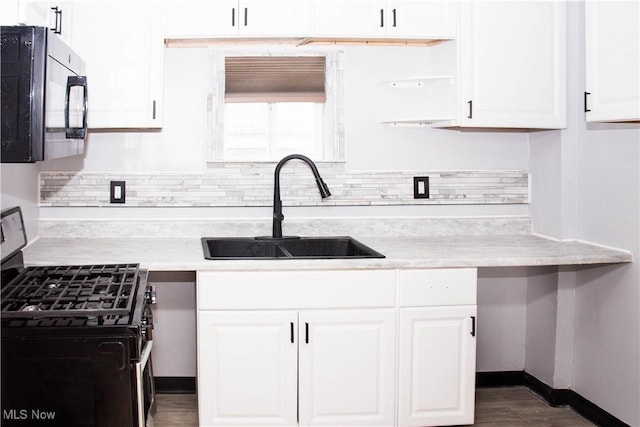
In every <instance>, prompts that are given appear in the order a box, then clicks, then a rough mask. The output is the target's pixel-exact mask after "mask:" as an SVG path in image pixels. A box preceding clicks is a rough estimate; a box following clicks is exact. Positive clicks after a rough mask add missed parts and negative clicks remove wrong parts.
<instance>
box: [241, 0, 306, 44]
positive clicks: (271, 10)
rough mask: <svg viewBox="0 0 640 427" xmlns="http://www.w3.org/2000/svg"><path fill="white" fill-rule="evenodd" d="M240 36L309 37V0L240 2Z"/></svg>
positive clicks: (246, 0) (249, 0) (250, 0)
mask: <svg viewBox="0 0 640 427" xmlns="http://www.w3.org/2000/svg"><path fill="white" fill-rule="evenodd" d="M239 13H240V26H239V33H240V35H243V36H265V35H266V36H277V37H293V36H308V35H309V34H310V33H311V31H312V28H313V1H312V0H272V1H268V2H266V1H264V0H240V7H239Z"/></svg>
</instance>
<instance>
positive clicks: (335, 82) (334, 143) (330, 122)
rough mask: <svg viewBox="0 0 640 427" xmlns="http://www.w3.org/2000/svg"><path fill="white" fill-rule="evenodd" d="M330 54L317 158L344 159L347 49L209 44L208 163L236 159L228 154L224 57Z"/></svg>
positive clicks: (264, 160)
mask: <svg viewBox="0 0 640 427" xmlns="http://www.w3.org/2000/svg"><path fill="white" fill-rule="evenodd" d="M297 55H299V56H305V55H322V56H326V64H327V65H326V67H327V69H326V81H325V93H326V97H327V99H326V102H325V103H324V114H323V132H322V139H323V141H322V158H321V159H313V160H314V161H329V162H335V161H344V159H345V149H344V83H343V82H344V68H343V64H344V60H343V57H344V53H343V51H341V50H333V49H326V48H325V49H318V50H315V49H314V50H304V51H302V50H300V49H299V48H297V49H296V48H273V47H268V48H264V49H261V48H257V47H252V48H245V49H240V48H236V49H221V48H215V47H211V48H209V70H210V72H209V73H208V75H209V77H208V85H207V86H208V95H207V120H206V122H207V123H206V128H205V131H206V138H205V141H206V144H205V150H206V152H205V159H206V162H207V163H213V162H234V161H235V160H228V159H225V158H224V105H225V102H224V88H225V79H224V76H225V73H224V62H225V61H224V58H225V57H226V56H297ZM277 160H278V159H275V161H277ZM242 161H251V162H269V163H271V162H273V161H274V159H273V158H271V159H261V158H256V159H250V160H249V159H247V160H242Z"/></svg>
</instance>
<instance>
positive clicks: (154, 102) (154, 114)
mask: <svg viewBox="0 0 640 427" xmlns="http://www.w3.org/2000/svg"><path fill="white" fill-rule="evenodd" d="M152 109H153V113H152V115H153V120H155V119H156V100H155V99H154V100H153V107H152Z"/></svg>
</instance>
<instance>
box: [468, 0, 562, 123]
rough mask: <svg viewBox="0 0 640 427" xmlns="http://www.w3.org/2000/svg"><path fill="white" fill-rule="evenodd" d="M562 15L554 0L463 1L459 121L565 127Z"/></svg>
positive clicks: (559, 6)
mask: <svg viewBox="0 0 640 427" xmlns="http://www.w3.org/2000/svg"><path fill="white" fill-rule="evenodd" d="M565 21H566V20H565V4H564V2H560V1H553V2H540V1H514V2H505V1H482V2H463V5H462V21H461V26H460V34H461V35H460V44H461V58H460V63H459V64H460V65H459V75H460V85H461V86H460V94H461V100H460V104H459V111H458V116H459V121H460V124H461V125H462V126H468V127H514V128H563V127H566V83H565V80H566V72H565V70H566V54H565V50H566V34H565V33H566V29H565V26H566V22H565ZM496 23H499V25H498V24H496Z"/></svg>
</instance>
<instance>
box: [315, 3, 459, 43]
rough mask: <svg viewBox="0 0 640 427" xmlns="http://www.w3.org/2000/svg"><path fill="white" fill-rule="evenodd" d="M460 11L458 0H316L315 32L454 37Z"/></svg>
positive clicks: (432, 37) (388, 36) (381, 35)
mask: <svg viewBox="0 0 640 427" xmlns="http://www.w3.org/2000/svg"><path fill="white" fill-rule="evenodd" d="M457 11H458V3H457V2H456V1H436V0H433V1H429V0H428V1H424V0H396V1H394V0H373V1H372V0H316V2H315V12H314V18H315V20H314V31H313V35H314V36H317V37H356V38H375V37H380V38H382V37H385V38H422V39H424V38H428V39H443V38H444V39H446V38H454V37H455V36H456V18H457Z"/></svg>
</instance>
